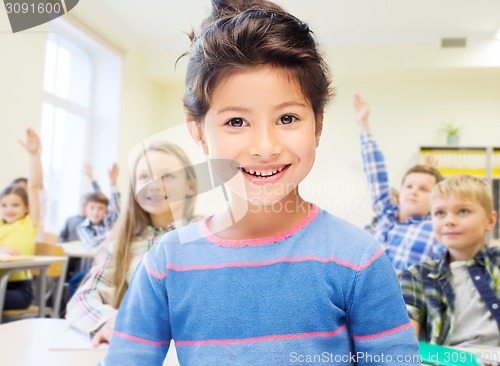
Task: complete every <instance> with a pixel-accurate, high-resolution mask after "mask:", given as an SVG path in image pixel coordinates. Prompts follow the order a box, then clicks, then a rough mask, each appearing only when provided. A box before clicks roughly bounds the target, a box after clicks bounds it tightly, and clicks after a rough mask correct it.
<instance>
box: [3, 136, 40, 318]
mask: <svg viewBox="0 0 500 366" xmlns="http://www.w3.org/2000/svg"><path fill="white" fill-rule="evenodd" d="M20 143H21V145H22V146H23V147H24V148H25V149H26V151H27V152H28V153H29V159H30V172H29V178H28V183H27V187H26V189H25V188H23V187H21V186H18V185H12V186H9V187H7V188H5V189H4V190H3V191H2V192H1V193H0V214H1V216H2V220H1V221H0V254H4V255H34V254H35V238H36V235H37V233H38V231H39V230H40V226H41V221H42V218H41V214H40V205H39V192H40V188H41V186H42V168H41V161H40V151H41V142H40V138H39V137H38V135H37V134H36V132H35V131H34V130H32V129H31V128H29V129H28V130H27V131H26V141H20ZM32 301H33V292H32V283H31V275H30V274H27V272H25V271H19V272H14V273H13V274H12V275H11V276H10V277H9V283H8V285H7V293H6V296H5V303H4V309H5V310H8V309H24V308H27V307H29V306H30V305H31V302H32Z"/></svg>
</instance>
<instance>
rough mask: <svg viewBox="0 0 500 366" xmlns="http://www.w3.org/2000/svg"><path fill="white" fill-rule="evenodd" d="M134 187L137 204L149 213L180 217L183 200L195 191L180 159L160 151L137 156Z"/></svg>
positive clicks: (182, 209)
mask: <svg viewBox="0 0 500 366" xmlns="http://www.w3.org/2000/svg"><path fill="white" fill-rule="evenodd" d="M134 187H135V195H136V198H137V201H138V203H139V205H140V206H141V207H142V208H143V209H144V210H145V211H146V212H148V213H149V214H150V215H152V216H154V215H163V214H165V213H168V212H170V211H171V212H172V214H173V216H174V218H177V217H182V216H183V212H184V205H185V199H186V198H187V197H189V196H191V195H193V194H194V189H193V182H191V181H188V179H187V175H186V172H185V171H184V166H183V165H182V164H181V162H180V161H179V159H177V158H176V157H175V156H172V155H170V154H167V153H165V152H161V151H147V155H145V156H143V157H141V158H140V159H139V161H138V163H137V166H136V169H135V182H134Z"/></svg>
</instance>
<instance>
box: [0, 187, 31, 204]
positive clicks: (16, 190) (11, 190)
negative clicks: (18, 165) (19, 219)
mask: <svg viewBox="0 0 500 366" xmlns="http://www.w3.org/2000/svg"><path fill="white" fill-rule="evenodd" d="M9 194H15V195H16V196H18V197H20V198H21V200H22V201H23V203H24V205H25V206H26V208H28V209H29V207H30V206H29V201H28V192H26V189H25V188H24V187H22V186H19V185H16V184H13V185H10V186H8V187H6V188H4V190H3V191H2V192H1V193H0V199H2V198H4V197H5V196H8V195H9Z"/></svg>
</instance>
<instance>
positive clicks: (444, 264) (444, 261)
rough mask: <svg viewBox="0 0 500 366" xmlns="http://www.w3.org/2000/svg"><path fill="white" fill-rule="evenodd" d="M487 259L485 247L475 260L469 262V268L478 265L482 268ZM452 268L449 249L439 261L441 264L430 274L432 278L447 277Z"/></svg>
mask: <svg viewBox="0 0 500 366" xmlns="http://www.w3.org/2000/svg"><path fill="white" fill-rule="evenodd" d="M485 258H486V246H483V247H482V248H481V249H480V250H479V252H477V254H476V255H475V256H474V258H472V259H469V260H467V267H470V266H473V265H475V264H478V265H480V266H482V267H484V265H485ZM449 267H450V260H449V257H448V249H445V250H444V251H443V253H442V254H441V257H440V259H439V264H438V266H437V267H435V268H434V270H433V271H431V272H430V273H429V277H430V278H434V279H438V278H444V277H446V273H447V272H448V268H449Z"/></svg>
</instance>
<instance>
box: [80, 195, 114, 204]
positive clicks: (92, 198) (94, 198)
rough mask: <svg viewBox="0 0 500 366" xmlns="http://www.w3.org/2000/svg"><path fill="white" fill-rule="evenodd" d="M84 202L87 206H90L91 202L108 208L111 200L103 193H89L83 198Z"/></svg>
mask: <svg viewBox="0 0 500 366" xmlns="http://www.w3.org/2000/svg"><path fill="white" fill-rule="evenodd" d="M83 200H84V202H85V204H86V205H87V204H89V203H90V202H95V203H102V204H103V205H105V206H106V207H108V205H109V198H108V197H106V195H105V194H104V193H102V192H92V193H87V194H86V195H84V196H83Z"/></svg>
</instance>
